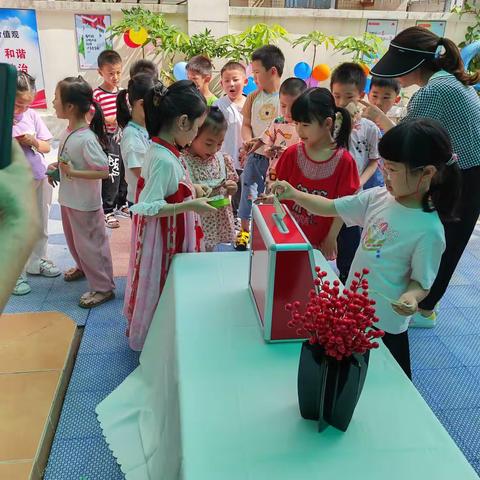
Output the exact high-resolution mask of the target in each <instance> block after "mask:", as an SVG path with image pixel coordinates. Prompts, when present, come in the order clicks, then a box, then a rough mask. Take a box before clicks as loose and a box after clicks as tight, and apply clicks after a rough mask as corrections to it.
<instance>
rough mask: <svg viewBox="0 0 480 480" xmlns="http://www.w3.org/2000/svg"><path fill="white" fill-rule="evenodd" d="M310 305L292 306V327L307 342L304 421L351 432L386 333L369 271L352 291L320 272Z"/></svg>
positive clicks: (302, 373)
mask: <svg viewBox="0 0 480 480" xmlns="http://www.w3.org/2000/svg"><path fill="white" fill-rule="evenodd" d="M316 272H317V278H316V279H315V281H314V288H313V289H312V290H310V292H309V298H310V300H309V302H308V303H307V305H305V307H304V308H303V309H302V308H301V305H300V302H298V301H295V302H293V303H289V304H287V305H286V307H285V308H286V309H287V310H288V311H290V312H291V320H290V322H289V326H290V327H291V328H295V329H296V330H297V334H298V335H299V336H301V337H303V338H307V339H308V340H306V341H305V342H304V343H303V344H302V351H301V354H300V362H299V368H298V385H297V386H298V400H299V407H300V413H301V415H302V417H304V418H306V419H310V420H318V422H319V431H322V430H323V429H324V428H325V427H326V426H328V425H332V426H334V427H336V428H338V429H339V430H342V431H346V429H347V428H348V425H349V423H350V420H351V419H352V416H353V412H354V410H355V407H356V405H357V402H358V399H359V397H360V394H361V392H362V388H363V384H364V382H365V377H366V374H367V369H368V360H369V353H370V350H371V349H372V348H378V346H379V344H378V342H376V341H375V340H376V339H378V338H380V337H382V336H383V335H384V332H383V331H382V330H379V329H376V328H375V327H374V324H375V323H376V322H378V318H377V317H376V316H375V308H374V305H375V301H374V300H372V299H370V298H369V296H368V280H367V278H366V276H367V275H368V273H369V272H368V270H367V269H364V270H363V271H362V273H355V277H356V278H355V280H353V281H352V283H351V285H350V287H349V288H348V289H344V290H343V291H342V292H340V282H339V281H338V280H335V281H334V282H333V284H330V281H329V280H326V278H325V277H326V276H327V273H326V272H323V271H321V269H320V268H318V267H317V268H316Z"/></svg>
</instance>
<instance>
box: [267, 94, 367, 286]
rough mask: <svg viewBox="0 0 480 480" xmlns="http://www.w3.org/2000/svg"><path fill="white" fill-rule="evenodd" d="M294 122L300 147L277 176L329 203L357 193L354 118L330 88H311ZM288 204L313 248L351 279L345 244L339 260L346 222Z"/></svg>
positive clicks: (298, 103)
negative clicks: (352, 142) (352, 136)
mask: <svg viewBox="0 0 480 480" xmlns="http://www.w3.org/2000/svg"><path fill="white" fill-rule="evenodd" d="M292 119H293V120H294V121H295V122H296V124H297V132H298V136H299V137H300V139H301V142H300V143H298V144H296V145H292V146H291V147H289V148H287V149H286V150H285V152H284V153H283V154H282V156H281V157H280V159H279V160H278V162H277V165H276V168H275V172H274V173H273V175H275V174H276V177H277V179H278V180H287V181H288V182H290V183H291V184H293V185H295V187H296V188H297V189H299V190H301V191H303V192H307V193H311V194H314V195H320V196H322V197H327V198H330V199H334V198H338V197H342V196H345V195H351V194H353V193H355V192H356V191H357V190H358V189H359V187H360V180H359V177H358V169H357V167H356V164H355V160H354V159H353V158H352V156H351V155H350V153H349V152H348V138H349V136H350V131H351V118H350V114H349V113H348V112H347V111H346V110H345V109H343V108H340V107H336V106H335V100H334V98H333V96H332V94H331V93H330V91H329V90H327V89H326V88H310V89H308V90H306V91H305V92H304V93H302V94H301V95H300V96H299V97H298V98H297V100H295V102H294V103H293V105H292ZM286 203H287V205H288V207H289V208H290V210H291V211H292V214H293V215H294V217H295V219H296V220H297V222H298V224H299V225H300V227H301V228H302V230H303V231H304V233H305V235H306V236H307V238H308V239H309V241H310V243H311V244H312V245H313V246H314V248H318V249H320V250H321V251H322V253H323V255H324V256H325V258H327V259H328V260H335V258H337V265H338V267H339V270H340V278H341V279H342V278H343V279H346V278H347V276H348V270H349V268H350V265H345V264H346V262H343V261H342V259H343V257H342V252H343V250H344V249H343V248H342V246H341V245H340V247H339V248H338V257H337V237H338V233H339V232H340V229H341V227H342V225H343V222H342V221H341V219H336V220H333V219H331V218H322V217H320V216H318V215H314V214H312V213H310V212H308V211H307V210H306V209H304V208H303V207H302V206H301V205H298V204H297V205H295V204H294V203H293V202H286ZM345 250H348V249H345Z"/></svg>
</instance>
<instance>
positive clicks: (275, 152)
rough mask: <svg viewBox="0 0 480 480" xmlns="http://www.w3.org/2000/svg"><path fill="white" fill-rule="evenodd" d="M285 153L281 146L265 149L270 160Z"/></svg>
mask: <svg viewBox="0 0 480 480" xmlns="http://www.w3.org/2000/svg"><path fill="white" fill-rule="evenodd" d="M284 151H285V147H281V146H280V145H272V146H271V147H269V148H266V149H265V156H266V157H268V158H270V159H272V158H278V157H280V155H281V154H282V153H283V152H284Z"/></svg>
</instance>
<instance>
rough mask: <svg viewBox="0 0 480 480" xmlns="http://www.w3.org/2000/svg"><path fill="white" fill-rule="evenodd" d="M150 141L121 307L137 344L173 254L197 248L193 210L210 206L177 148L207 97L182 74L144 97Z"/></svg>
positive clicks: (198, 121)
mask: <svg viewBox="0 0 480 480" xmlns="http://www.w3.org/2000/svg"><path fill="white" fill-rule="evenodd" d="M144 109H145V119H146V125H147V130H148V133H149V135H150V137H151V139H152V144H151V145H150V148H149V150H148V152H147V155H146V157H145V162H144V165H143V168H142V177H143V178H144V180H145V187H144V188H143V190H142V191H141V193H140V196H139V201H138V203H137V204H135V205H133V206H132V208H131V211H132V212H133V214H134V215H138V225H137V228H136V238H134V239H133V241H132V250H131V254H130V266H129V272H128V280H127V287H126V290H125V304H124V313H125V315H126V317H127V319H128V322H129V329H128V332H127V334H128V335H129V343H130V347H131V348H132V349H133V350H141V349H142V348H143V343H144V341H145V337H146V336H147V332H148V329H149V327H150V323H151V321H152V318H153V314H154V312H155V309H156V307H157V304H158V300H159V298H160V294H161V292H162V289H163V286H164V284H165V280H166V277H167V273H168V269H169V266H170V262H171V260H172V257H173V255H174V254H175V253H177V252H195V251H199V250H201V249H202V244H201V238H202V236H203V233H202V231H201V228H200V226H199V224H198V216H197V215H195V213H197V214H198V213H207V212H212V211H215V209H214V208H213V207H211V206H210V205H208V203H206V202H207V200H208V198H195V197H196V196H197V195H196V192H197V191H198V193H201V192H200V189H199V188H194V187H193V185H192V184H190V182H189V179H188V176H187V172H186V170H185V167H184V164H183V162H182V161H181V159H180V158H179V157H180V152H179V150H178V148H183V147H185V145H188V144H189V143H190V142H191V141H192V140H193V139H194V138H195V137H196V135H197V132H198V129H199V127H200V126H201V125H202V123H203V121H204V119H205V116H206V109H207V106H206V103H205V99H204V98H203V96H202V95H201V94H200V93H199V91H198V90H197V88H196V87H195V84H194V83H193V82H190V81H188V80H182V81H179V82H176V83H174V84H173V85H171V86H170V87H168V88H165V87H164V86H163V85H162V84H161V83H158V84H157V85H155V87H154V88H153V89H151V90H150V91H149V92H148V93H147V95H146V96H145V99H144Z"/></svg>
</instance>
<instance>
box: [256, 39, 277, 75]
mask: <svg viewBox="0 0 480 480" xmlns="http://www.w3.org/2000/svg"><path fill="white" fill-rule="evenodd" d="M255 61H257V62H260V63H261V64H262V65H263V67H264V68H265V70H270V69H271V68H273V67H275V69H276V70H277V73H278V76H279V77H281V76H282V75H283V68H284V67H285V56H284V55H283V53H282V51H281V50H280V49H279V48H278V47H276V46H275V45H264V46H263V47H260V48H258V49H257V50H255V51H254V52H253V54H252V62H255Z"/></svg>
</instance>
